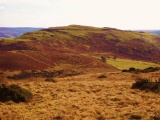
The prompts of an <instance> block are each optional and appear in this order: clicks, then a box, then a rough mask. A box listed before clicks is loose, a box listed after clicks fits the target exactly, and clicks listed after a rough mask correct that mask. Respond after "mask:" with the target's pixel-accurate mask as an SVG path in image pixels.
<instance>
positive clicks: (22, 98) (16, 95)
mask: <svg viewBox="0 0 160 120" xmlns="http://www.w3.org/2000/svg"><path fill="white" fill-rule="evenodd" d="M32 98H33V95H32V93H31V92H29V91H28V90H26V89H23V88H21V87H20V86H18V85H15V84H12V85H9V86H8V85H6V84H1V85H0V101H1V102H7V101H13V102H16V103H19V102H28V101H30V100H31V99H32Z"/></svg>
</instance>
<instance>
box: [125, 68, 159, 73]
mask: <svg viewBox="0 0 160 120" xmlns="http://www.w3.org/2000/svg"><path fill="white" fill-rule="evenodd" d="M158 70H160V67H148V68H145V69H143V70H140V69H135V68H134V67H131V68H129V70H126V69H124V70H122V72H132V73H149V72H155V71H158Z"/></svg>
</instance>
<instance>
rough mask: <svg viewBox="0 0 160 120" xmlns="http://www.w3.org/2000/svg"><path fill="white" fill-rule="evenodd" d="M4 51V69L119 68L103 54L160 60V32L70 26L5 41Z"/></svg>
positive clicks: (1, 65) (0, 63)
mask: <svg viewBox="0 0 160 120" xmlns="http://www.w3.org/2000/svg"><path fill="white" fill-rule="evenodd" d="M0 51H1V54H0V58H3V59H0V69H4V70H7V69H11V70H19V69H21V70H22V69H23V70H25V69H32V70H33V69H45V68H48V67H54V66H59V65H61V64H71V65H73V67H77V68H84V67H85V68H107V69H109V70H117V69H116V68H115V67H116V66H115V67H112V66H111V65H113V63H112V64H111V65H109V64H105V63H104V62H102V61H100V58H101V56H104V57H105V58H106V59H108V57H109V58H114V57H115V58H120V59H130V60H131V61H136V60H140V61H146V62H154V63H160V35H155V34H150V33H142V32H133V31H122V30H118V29H113V28H108V27H105V28H96V27H90V26H80V25H70V26H63V27H50V28H48V29H42V30H38V31H34V32H28V33H25V34H23V35H21V36H19V37H17V38H15V39H11V40H1V42H0ZM145 64H146V63H145ZM11 66H12V67H11ZM13 66H14V67H13ZM113 66H114V65H113Z"/></svg>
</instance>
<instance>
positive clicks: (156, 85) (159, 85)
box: [131, 78, 160, 93]
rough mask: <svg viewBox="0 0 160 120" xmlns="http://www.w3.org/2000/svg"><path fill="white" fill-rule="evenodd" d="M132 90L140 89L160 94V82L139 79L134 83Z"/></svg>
mask: <svg viewBox="0 0 160 120" xmlns="http://www.w3.org/2000/svg"><path fill="white" fill-rule="evenodd" d="M131 88H132V89H140V90H147V91H152V92H155V93H160V82H151V81H150V80H149V79H146V78H144V79H141V78H140V79H138V80H136V82H135V83H133V85H132V87H131Z"/></svg>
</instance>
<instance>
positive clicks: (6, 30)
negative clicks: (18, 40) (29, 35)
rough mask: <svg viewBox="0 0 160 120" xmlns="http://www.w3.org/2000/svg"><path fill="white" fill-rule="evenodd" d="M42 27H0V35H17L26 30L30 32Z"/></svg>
mask: <svg viewBox="0 0 160 120" xmlns="http://www.w3.org/2000/svg"><path fill="white" fill-rule="evenodd" d="M40 29H43V28H32V27H15V28H14V27H13V28H12V27H0V37H4V38H9V37H18V36H20V35H22V34H24V33H26V32H32V31H36V30H40Z"/></svg>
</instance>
